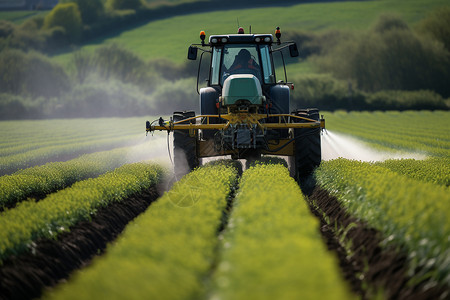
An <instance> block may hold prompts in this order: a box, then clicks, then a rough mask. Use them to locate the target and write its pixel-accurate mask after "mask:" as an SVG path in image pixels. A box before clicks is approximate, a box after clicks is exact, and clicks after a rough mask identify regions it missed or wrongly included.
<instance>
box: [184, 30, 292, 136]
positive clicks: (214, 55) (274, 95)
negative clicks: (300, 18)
mask: <svg viewBox="0 0 450 300" xmlns="http://www.w3.org/2000/svg"><path fill="white" fill-rule="evenodd" d="M275 37H276V40H275V41H274V37H273V35H272V34H245V33H244V30H243V28H239V31H238V34H228V35H211V36H210V37H209V39H208V43H206V42H205V40H206V34H205V32H204V31H201V32H200V39H201V44H193V45H191V46H190V47H189V51H188V59H190V60H195V59H197V53H198V50H200V51H201V52H202V54H201V58H200V63H199V73H200V66H201V63H202V57H203V54H204V53H210V56H211V59H210V62H209V63H210V64H209V65H210V68H209V76H208V79H207V87H205V88H202V89H200V90H199V89H198V77H197V91H198V93H199V94H200V113H201V114H202V115H217V114H223V113H228V112H230V111H233V112H236V111H243V110H246V111H248V112H252V113H265V114H268V113H278V114H283V113H284V114H289V113H290V105H289V88H290V86H292V85H290V84H289V83H287V78H286V72H284V73H285V80H284V81H283V80H278V81H277V78H276V74H275V66H274V59H273V53H275V52H279V53H280V56H281V60H282V62H283V67H284V68H285V64H284V57H283V53H282V50H283V49H285V48H287V47H289V54H290V56H291V57H296V56H298V49H297V45H296V44H295V43H294V42H286V43H281V41H280V38H281V31H280V29H279V27H277V30H276V31H275ZM199 46H201V47H199ZM274 46H275V47H274ZM213 121H214V120H213ZM206 133H207V132H206Z"/></svg>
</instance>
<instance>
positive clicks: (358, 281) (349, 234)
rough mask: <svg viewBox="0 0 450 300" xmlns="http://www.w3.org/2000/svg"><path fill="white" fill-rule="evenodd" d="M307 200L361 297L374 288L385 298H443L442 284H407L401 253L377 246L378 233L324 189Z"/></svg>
mask: <svg viewBox="0 0 450 300" xmlns="http://www.w3.org/2000/svg"><path fill="white" fill-rule="evenodd" d="M309 201H310V207H311V210H312V212H313V213H314V214H315V215H316V216H317V217H318V218H319V219H320V221H321V227H320V231H321V233H322V235H323V237H324V239H325V241H326V243H327V245H328V248H329V249H330V250H332V251H336V252H337V255H338V257H339V261H340V266H341V268H342V271H343V273H344V276H345V277H346V279H347V280H348V281H349V282H350V284H351V286H352V289H353V290H354V291H355V292H356V293H358V294H359V295H361V298H362V299H372V298H374V297H375V296H376V294H377V292H378V291H383V293H384V296H385V297H386V298H387V299H442V297H445V293H446V292H447V291H448V288H446V287H442V286H441V287H438V286H434V287H429V286H428V285H427V282H426V281H422V282H419V283H417V284H414V285H410V284H408V282H409V280H410V279H411V278H410V277H409V276H408V275H407V270H408V265H407V257H406V255H405V253H401V252H399V251H398V250H396V249H393V248H383V247H381V242H382V240H383V237H382V235H381V233H380V232H379V231H377V230H375V229H373V228H370V227H369V226H368V225H367V224H366V223H364V222H362V221H361V220H358V219H356V218H354V217H352V216H351V215H349V214H348V213H347V212H346V210H345V209H344V208H343V207H342V206H341V205H340V204H339V202H338V200H337V199H336V198H335V197H333V196H331V195H330V194H329V193H328V192H327V191H325V190H323V189H321V188H319V187H316V188H315V189H314V190H313V192H312V194H311V195H310V196H309ZM346 228H348V229H347V230H345V229H346Z"/></svg>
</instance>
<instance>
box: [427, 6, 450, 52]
mask: <svg viewBox="0 0 450 300" xmlns="http://www.w3.org/2000/svg"><path fill="white" fill-rule="evenodd" d="M419 30H420V31H421V32H424V33H427V34H429V35H431V36H432V37H433V38H434V39H436V40H438V41H440V42H442V43H443V44H444V47H445V48H446V49H447V50H448V51H450V6H445V7H441V8H438V9H436V10H434V11H433V12H432V13H430V15H428V17H427V18H425V19H424V20H423V21H422V22H421V23H420V24H419Z"/></svg>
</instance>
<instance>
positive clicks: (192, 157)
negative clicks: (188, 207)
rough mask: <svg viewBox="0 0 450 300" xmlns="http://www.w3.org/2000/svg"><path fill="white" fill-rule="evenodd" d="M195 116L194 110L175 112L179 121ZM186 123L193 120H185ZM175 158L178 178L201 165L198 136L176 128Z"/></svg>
mask: <svg viewBox="0 0 450 300" xmlns="http://www.w3.org/2000/svg"><path fill="white" fill-rule="evenodd" d="M191 117H195V112H194V111H183V112H174V113H173V121H174V122H178V121H181V120H184V119H187V118H191ZM183 123H186V124H189V123H195V120H193V121H186V122H183ZM173 160H174V162H173V163H174V173H175V178H176V180H179V179H181V177H183V176H184V175H186V174H187V173H189V172H190V171H192V170H193V169H195V168H196V167H198V166H199V165H200V162H199V159H198V157H197V139H196V136H190V135H189V130H174V132H173Z"/></svg>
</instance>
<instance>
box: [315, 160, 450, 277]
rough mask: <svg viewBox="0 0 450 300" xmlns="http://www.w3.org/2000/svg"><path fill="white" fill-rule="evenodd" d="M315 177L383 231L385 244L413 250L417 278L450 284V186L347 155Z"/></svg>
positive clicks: (353, 211)
mask: <svg viewBox="0 0 450 300" xmlns="http://www.w3.org/2000/svg"><path fill="white" fill-rule="evenodd" d="M387 165H388V166H389V163H388V164H387ZM447 168H448V165H447ZM315 176H316V179H317V182H318V184H319V185H320V186H321V187H322V188H324V189H326V190H328V191H329V192H330V193H331V194H333V195H334V196H336V197H337V198H338V200H339V201H340V203H341V204H342V205H343V206H344V207H345V209H347V210H348V212H349V213H351V214H352V215H353V216H355V217H357V218H359V219H361V220H364V221H365V222H367V223H368V224H369V226H371V227H373V228H375V229H377V230H379V231H380V232H381V233H382V234H383V236H384V237H385V240H384V241H383V245H390V246H393V247H395V248H399V249H400V251H404V252H405V253H407V255H408V263H409V269H410V274H409V275H411V276H414V278H413V281H414V280H424V279H429V280H430V284H432V285H435V284H436V283H441V284H447V285H448V284H450V264H449V263H448V258H449V257H450V240H449V239H448V237H449V236H450V223H449V222H448V220H449V219H450V198H449V195H450V194H449V190H448V187H445V186H440V185H437V184H433V183H430V182H425V181H421V180H416V179H413V178H410V177H408V176H403V175H401V174H398V173H396V172H393V171H391V170H389V169H387V168H385V167H381V166H377V165H372V164H369V163H363V162H358V161H349V160H345V159H337V160H333V161H328V162H322V165H321V166H320V167H319V168H318V169H317V170H316V172H315ZM419 177H420V176H419Z"/></svg>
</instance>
